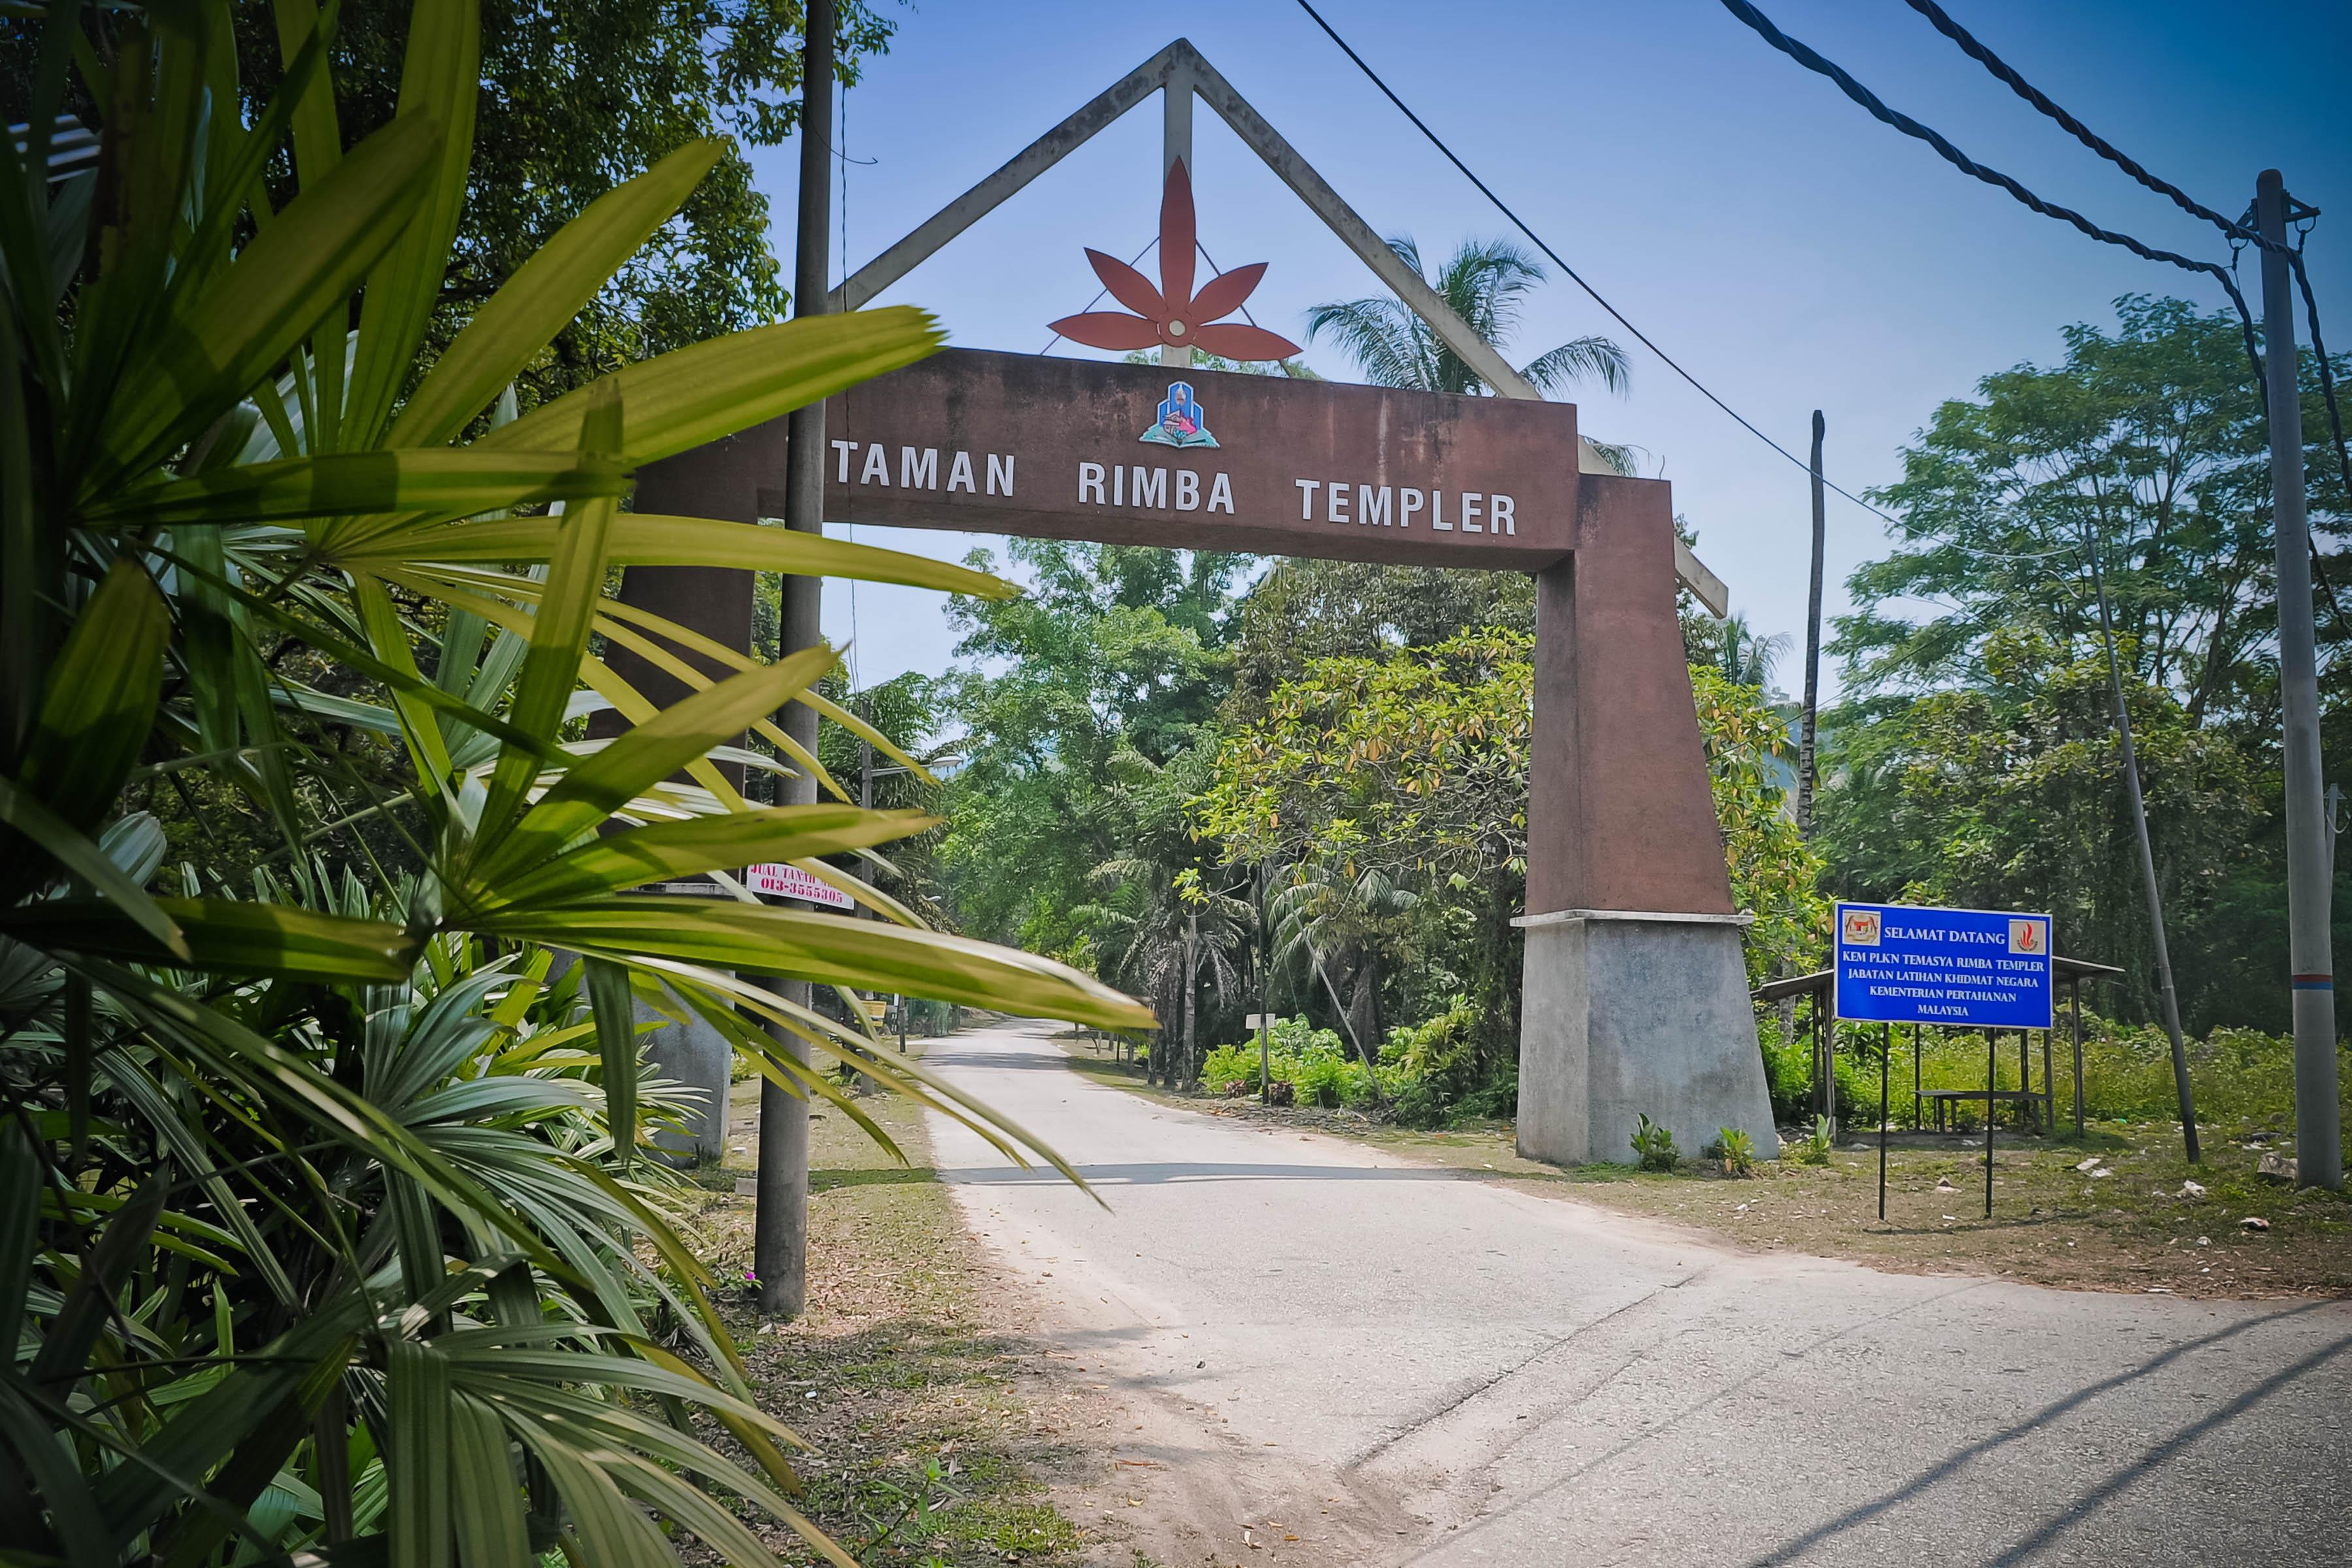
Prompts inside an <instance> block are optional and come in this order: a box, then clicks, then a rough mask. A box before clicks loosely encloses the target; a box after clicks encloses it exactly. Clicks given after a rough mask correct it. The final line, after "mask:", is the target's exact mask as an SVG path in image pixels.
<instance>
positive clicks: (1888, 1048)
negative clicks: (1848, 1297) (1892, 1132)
mask: <svg viewBox="0 0 2352 1568" xmlns="http://www.w3.org/2000/svg"><path fill="white" fill-rule="evenodd" d="M1878 1030H1879V1033H1878V1217H1879V1218H1881V1219H1885V1217H1886V1082H1887V1080H1888V1079H1891V1078H1893V1077H1894V1076H1895V1026H1894V1025H1892V1024H1881V1025H1880V1026H1878Z"/></svg>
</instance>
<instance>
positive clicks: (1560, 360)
mask: <svg viewBox="0 0 2352 1568" xmlns="http://www.w3.org/2000/svg"><path fill="white" fill-rule="evenodd" d="M1519 374H1521V375H1523V376H1526V377H1527V378H1528V382H1529V383H1530V384H1532V385H1534V386H1536V387H1537V388H1538V389H1539V390H1541V391H1544V392H1560V391H1563V390H1565V389H1566V388H1568V387H1570V386H1571V385H1573V384H1576V383H1577V382H1580V381H1597V382H1599V383H1600V384H1601V385H1603V386H1605V387H1607V388H1608V389H1609V390H1610V391H1612V392H1613V393H1616V394H1618V395H1620V396H1622V395H1624V393H1625V392H1626V391H1627V390H1628V389H1629V388H1630V387H1631V386H1632V385H1633V367H1632V366H1630V365H1629V364H1627V363H1626V361H1625V351H1624V350H1623V349H1622V348H1620V347H1618V346H1617V345H1616V344H1615V343H1613V342H1610V341H1609V340H1608V339H1607V338H1598V337H1594V338H1578V339H1576V340H1575V341H1573V342H1565V343H1562V344H1560V345H1559V347H1558V348H1556V349H1554V350H1552V351H1551V352H1550V353H1546V354H1538V356H1537V357H1536V358H1534V359H1531V360H1529V361H1528V363H1526V364H1524V365H1522V366H1520V367H1519Z"/></svg>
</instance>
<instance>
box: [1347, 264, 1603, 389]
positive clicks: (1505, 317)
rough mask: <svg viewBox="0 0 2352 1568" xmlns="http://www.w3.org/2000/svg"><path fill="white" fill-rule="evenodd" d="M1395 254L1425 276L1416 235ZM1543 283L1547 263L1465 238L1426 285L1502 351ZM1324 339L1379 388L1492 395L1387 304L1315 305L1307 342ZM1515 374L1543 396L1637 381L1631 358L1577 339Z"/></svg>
mask: <svg viewBox="0 0 2352 1568" xmlns="http://www.w3.org/2000/svg"><path fill="white" fill-rule="evenodd" d="M1389 248H1390V249H1391V250H1393V251H1395V252H1396V253H1397V256H1398V257H1399V258H1401V259H1402V261H1403V262H1404V264H1405V265H1406V266H1407V267H1410V268H1412V269H1413V270H1414V271H1415V272H1417V273H1421V274H1422V275H1423V276H1424V277H1427V276H1428V273H1427V271H1426V269H1425V268H1423V265H1422V260H1421V247H1419V246H1417V245H1415V244H1414V243H1413V241H1412V237H1411V236H1410V235H1399V236H1397V237H1394V238H1392V239H1391V240H1390V241H1389ZM1545 276H1546V274H1545V272H1544V268H1543V264H1542V263H1541V262H1539V261H1538V260H1537V259H1536V258H1534V257H1532V256H1529V255H1528V253H1527V252H1526V251H1524V250H1521V249H1520V248H1519V247H1517V246H1516V245H1513V244H1512V243H1511V242H1510V241H1509V240H1507V239H1490V240H1484V241H1481V240H1465V241H1463V242H1462V245H1461V247H1460V248H1458V249H1456V250H1455V251H1454V256H1453V258H1452V259H1451V260H1449V261H1447V262H1446V264H1445V265H1444V267H1443V268H1440V269H1439V270H1438V272H1437V274H1436V276H1434V277H1431V278H1429V286H1430V287H1431V288H1432V289H1435V290H1436V291H1437V296H1438V298H1440V299H1442V300H1444V301H1445V303H1446V306H1447V308H1448V309H1450V310H1452V311H1453V312H1454V314H1455V315H1456V316H1459V317H1460V318H1461V319H1462V321H1463V322H1464V324H1465V325H1466V326H1468V327H1469V329H1470V330H1471V331H1474V332H1475V333H1477V334H1478V336H1479V337H1480V338H1481V339H1483V340H1485V341H1486V342H1487V343H1489V344H1491V345H1493V346H1494V347H1495V348H1496V349H1497V350H1498V351H1499V350H1500V349H1501V348H1502V346H1503V340H1504V339H1506V338H1507V337H1509V336H1510V335H1511V332H1512V331H1513V329H1514V328H1516V327H1517V325H1518V321H1519V306H1520V302H1521V300H1522V299H1523V298H1524V296H1525V295H1526V294H1527V292H1528V289H1532V288H1534V287H1535V286H1536V285H1537V284H1538V283H1540V282H1542V281H1543V280H1544V278H1545ZM1323 333H1328V334H1329V335H1330V337H1331V338H1332V340H1333V341H1334V342H1337V343H1338V344H1339V347H1340V348H1342V349H1343V350H1345V351H1346V352H1347V353H1348V354H1349V356H1350V357H1352V358H1353V359H1354V360H1355V362H1356V364H1357V366H1358V368H1360V370H1362V372H1363V373H1364V379H1365V380H1367V381H1369V382H1370V383H1371V384H1373V385H1375V386H1402V387H1411V388H1413V389H1415V390H1417V391H1421V392H1452V393H1458V394H1463V395H1483V394H1491V393H1492V392H1493V391H1494V388H1493V387H1491V386H1488V385H1487V384H1486V381H1485V380H1484V379H1483V378H1482V377H1480V375H1479V374H1478V373H1477V372H1476V371H1475V370H1472V369H1471V368H1470V366H1469V364H1468V363H1467V362H1465V360H1464V359H1463V358H1462V357H1461V356H1460V355H1459V354H1456V353H1454V351H1453V350H1452V349H1449V348H1447V347H1446V346H1445V345H1444V343H1443V342H1439V341H1438V337H1437V334H1436V333H1435V332H1434V331H1431V329H1430V325H1429V323H1428V322H1427V321H1423V320H1422V319H1421V318H1420V317H1419V316H1417V315H1415V314H1413V312H1412V310H1411V309H1410V308H1409V307H1408V306H1406V305H1405V304H1404V302H1403V301H1402V300H1397V299H1394V298H1392V297H1391V296H1388V295H1375V296H1372V297H1370V298H1367V299H1362V300H1343V301H1339V302H1338V303H1334V304H1328V305H1316V306H1311V307H1309V309H1308V310H1307V342H1314V341H1315V339H1316V337H1317V336H1318V335H1319V334H1323ZM1519 374H1521V375H1523V376H1525V377H1527V378H1528V381H1530V382H1532V383H1533V384H1535V385H1536V386H1537V387H1538V389H1539V390H1541V391H1544V392H1559V391H1563V390H1565V389H1566V388H1567V387H1569V386H1570V385H1572V384H1575V383H1577V382H1579V381H1582V380H1587V379H1590V380H1593V381H1597V382H1599V383H1600V384H1601V385H1603V386H1605V387H1607V388H1608V389H1609V390H1610V391H1612V392H1616V393H1622V392H1624V391H1625V389H1626V388H1627V386H1629V385H1630V384H1631V383H1632V372H1631V371H1630V370H1629V369H1628V368H1627V366H1626V363H1625V351H1624V350H1623V349H1622V348H1620V347H1618V346H1617V345H1616V344H1615V343H1613V342H1611V341H1610V340H1609V339H1607V338H1600V337H1591V338H1576V339H1572V340H1570V342H1564V343H1562V344H1560V345H1559V347H1558V348H1556V349H1553V350H1551V351H1550V352H1549V353H1541V354H1538V355H1537V356H1536V357H1535V358H1534V359H1531V360H1529V361H1528V363H1526V364H1524V365H1521V366H1520V367H1519Z"/></svg>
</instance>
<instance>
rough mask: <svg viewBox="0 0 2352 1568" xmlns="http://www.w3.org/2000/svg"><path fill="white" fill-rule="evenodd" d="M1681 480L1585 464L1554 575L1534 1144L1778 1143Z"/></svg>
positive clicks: (1535, 833) (1541, 676) (1580, 1147)
mask: <svg viewBox="0 0 2352 1568" xmlns="http://www.w3.org/2000/svg"><path fill="white" fill-rule="evenodd" d="M1536 585H1537V590H1536V674H1535V715H1534V720H1535V731H1534V749H1533V754H1532V756H1531V757H1530V759H1529V763H1530V765H1529V770H1528V771H1529V788H1528V912H1527V913H1526V914H1525V915H1523V916H1521V917H1520V918H1519V919H1518V920H1517V921H1515V922H1514V923H1515V924H1517V925H1518V926H1519V927H1521V928H1522V929H1523V931H1525V933H1526V952H1525V956H1524V959H1523V963H1524V964H1525V971H1524V973H1525V988H1524V992H1523V1000H1522V1003H1521V1006H1520V1014H1519V1020H1520V1021H1519V1106H1518V1146H1519V1152H1520V1153H1522V1154H1525V1155H1527V1156H1528V1157H1529V1158H1531V1159H1538V1160H1549V1161H1554V1162H1558V1163H1579V1162H1582V1161H1588V1160H1614V1161H1623V1160H1626V1159H1628V1158H1630V1157H1631V1154H1632V1144H1631V1142H1630V1140H1631V1139H1632V1136H1633V1129H1634V1126H1635V1125H1636V1122H1637V1119H1638V1118H1639V1117H1641V1116H1644V1115H1646V1116H1648V1117H1649V1118H1650V1119H1651V1120H1652V1121H1656V1122H1658V1123H1660V1124H1662V1125H1664V1126H1665V1127H1667V1128H1669V1129H1670V1130H1672V1131H1673V1132H1674V1135H1675V1142H1677V1143H1678V1144H1679V1145H1680V1146H1681V1148H1682V1149H1683V1150H1684V1151H1685V1152H1688V1153H1696V1152H1697V1150H1698V1149H1699V1148H1700V1147H1702V1146H1703V1145H1705V1144H1706V1143H1707V1142H1711V1141H1712V1140H1713V1138H1714V1137H1715V1134H1716V1130H1717V1128H1720V1127H1730V1128H1735V1129H1738V1130H1740V1131H1746V1132H1747V1133H1748V1135H1749V1136H1750V1137H1751V1138H1753V1139H1754V1140H1755V1143H1756V1147H1757V1150H1758V1152H1759V1153H1762V1154H1766V1155H1769V1154H1771V1153H1772V1152H1775V1151H1776V1150H1777V1148H1778V1142H1777V1139H1776V1137H1775V1135H1774V1132H1773V1128H1772V1108H1771V1100H1770V1096H1769V1093H1768V1091H1767V1089H1766V1088H1765V1083H1764V1065H1763V1058H1762V1056H1761V1054H1760V1053H1759V1050H1758V1048H1757V1040H1756V1020H1755V1014H1754V1011H1753V1009H1752V1008H1751V1006H1750V1005H1749V1003H1748V978H1747V970H1746V967H1745V964H1744V963H1743V961H1742V954H1741V949H1740V930H1741V928H1742V926H1743V925H1745V923H1746V921H1745V918H1744V917H1742V916H1740V915H1739V914H1738V912H1737V911H1735V910H1734V909H1733V908H1732V902H1731V884H1730V879H1729V877H1728V876H1727V873H1726V871H1725V869H1724V863H1723V838H1722V835H1721V833H1720V831H1719V830H1718V829H1717V826H1716V817H1715V800H1714V795H1713V793H1712V790H1711V789H1710V787H1709V784H1708V782H1707V772H1706V754H1705V752H1704V749H1703V748H1702V746H1701V744H1700V741H1699V732H1698V718H1697V714H1696V710H1695V708H1694V704H1693V700H1692V694H1691V684H1690V668H1689V666H1688V665H1687V664H1686V663H1685V656H1684V652H1683V645H1682V634H1681V629H1680V627H1679V626H1678V625H1677V624H1676V621H1675V531H1674V510H1673V502H1672V500H1671V492H1670V491H1669V490H1668V489H1667V487H1666V486H1665V485H1664V483H1663V482H1660V481H1658V480H1654V479H1620V478H1616V477H1614V476H1609V475H1600V474H1591V473H1588V474H1583V475H1580V477H1579V479H1578V484H1577V547H1576V551H1575V553H1574V554H1572V555H1570V557H1568V558H1567V559H1566V560H1564V561H1562V562H1560V563H1559V564H1557V565H1554V566H1551V567H1549V568H1547V569H1546V570H1544V571H1543V572H1541V573H1539V574H1538V575H1537V578H1536Z"/></svg>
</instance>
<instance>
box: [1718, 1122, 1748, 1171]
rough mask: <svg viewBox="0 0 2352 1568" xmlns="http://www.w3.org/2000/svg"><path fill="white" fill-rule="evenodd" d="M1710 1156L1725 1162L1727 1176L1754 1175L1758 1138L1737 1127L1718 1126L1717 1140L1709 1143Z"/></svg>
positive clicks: (1724, 1168)
mask: <svg viewBox="0 0 2352 1568" xmlns="http://www.w3.org/2000/svg"><path fill="white" fill-rule="evenodd" d="M1706 1152H1707V1155H1708V1157H1709V1158H1711V1159H1717V1160H1720V1161H1722V1162H1723V1173H1724V1174H1725V1175H1727V1176H1752V1175H1754V1174H1755V1173H1756V1140H1754V1139H1753V1138H1750V1137H1749V1136H1748V1134H1747V1133H1745V1132H1742V1131H1739V1130H1738V1128H1736V1127H1718V1128H1717V1129H1716V1132H1715V1142H1712V1143H1710V1144H1708V1145H1707V1148H1706Z"/></svg>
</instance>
